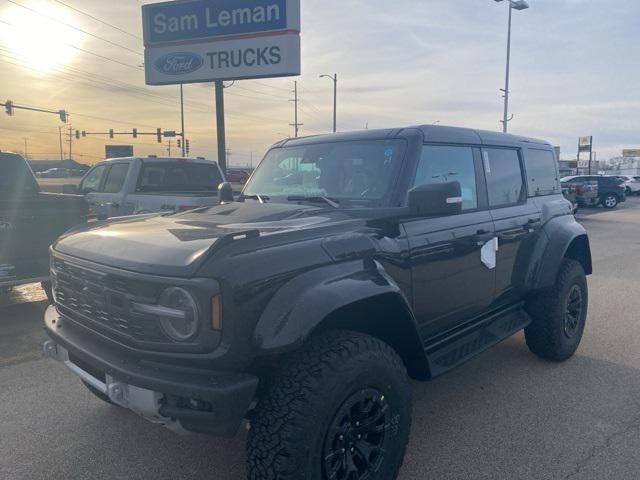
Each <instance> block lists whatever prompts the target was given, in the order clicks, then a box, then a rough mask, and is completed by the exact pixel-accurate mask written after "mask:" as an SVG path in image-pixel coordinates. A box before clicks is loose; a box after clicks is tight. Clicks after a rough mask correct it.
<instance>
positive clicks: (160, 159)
mask: <svg viewBox="0 0 640 480" xmlns="http://www.w3.org/2000/svg"><path fill="white" fill-rule="evenodd" d="M136 159H140V160H153V161H154V162H175V161H176V160H178V161H181V160H183V161H189V162H192V163H216V162H215V161H214V160H208V159H206V158H203V157H196V158H186V157H158V156H156V155H149V156H146V157H140V156H135V157H119V158H107V159H105V160H102V161H101V162H98V163H105V162H122V161H123V160H125V161H126V160H136Z"/></svg>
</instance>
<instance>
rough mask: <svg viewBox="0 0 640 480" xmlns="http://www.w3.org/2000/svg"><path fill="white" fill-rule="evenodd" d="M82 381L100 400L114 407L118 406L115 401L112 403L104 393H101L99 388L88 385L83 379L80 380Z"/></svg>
mask: <svg viewBox="0 0 640 480" xmlns="http://www.w3.org/2000/svg"><path fill="white" fill-rule="evenodd" d="M82 383H83V384H84V386H85V387H87V389H88V390H89V391H90V392H91V393H93V394H94V395H95V396H96V397H98V398H99V399H100V400H102V401H103V402H106V403H108V404H109V405H113V406H114V407H120V405H118V404H117V403H113V402H112V401H111V399H110V398H109V397H108V396H107V395H105V394H104V393H102V392H101V391H100V390H97V389H96V388H95V387H93V386H91V385H89V384H88V383H87V382H85V381H84V380H82Z"/></svg>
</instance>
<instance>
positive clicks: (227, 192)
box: [218, 182, 233, 203]
mask: <svg viewBox="0 0 640 480" xmlns="http://www.w3.org/2000/svg"><path fill="white" fill-rule="evenodd" d="M218 201H219V202H220V203H229V202H233V188H232V187H231V184H230V183H229V182H224V183H221V184H220V185H218Z"/></svg>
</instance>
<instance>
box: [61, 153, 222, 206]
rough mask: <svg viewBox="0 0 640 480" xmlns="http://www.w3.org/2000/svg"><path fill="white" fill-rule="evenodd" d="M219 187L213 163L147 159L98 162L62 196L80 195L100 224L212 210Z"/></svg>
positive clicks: (216, 199)
mask: <svg viewBox="0 0 640 480" xmlns="http://www.w3.org/2000/svg"><path fill="white" fill-rule="evenodd" d="M224 181H225V178H224V175H223V173H222V170H221V169H220V167H219V166H218V164H217V163H216V162H213V161H210V160H205V159H204V158H195V159H191V158H168V157H156V156H151V155H150V156H148V157H130V158H114V159H108V160H105V161H103V162H99V163H97V164H96V165H94V166H93V167H92V168H91V170H89V171H88V172H87V174H86V175H85V176H84V178H83V179H82V181H81V182H80V185H78V186H75V185H65V186H64V188H63V191H64V192H65V193H79V194H82V195H85V196H86V197H87V201H88V202H89V206H90V207H91V211H92V213H93V214H94V215H96V216H97V217H99V218H105V217H121V216H125V215H135V214H140V213H152V212H165V211H181V210H188V209H191V208H198V207H206V206H208V205H214V204H216V203H218V186H219V185H220V184H221V183H223V182H224Z"/></svg>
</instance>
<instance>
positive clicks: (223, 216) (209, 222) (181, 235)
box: [54, 201, 350, 277]
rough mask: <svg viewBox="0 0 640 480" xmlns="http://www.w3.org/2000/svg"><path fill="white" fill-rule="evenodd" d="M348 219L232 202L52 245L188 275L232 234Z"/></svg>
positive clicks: (138, 220)
mask: <svg viewBox="0 0 640 480" xmlns="http://www.w3.org/2000/svg"><path fill="white" fill-rule="evenodd" d="M348 219H350V217H348V216H347V215H346V214H345V212H344V211H340V210H328V209H324V208H323V209H319V208H318V207H313V206H308V205H298V204H278V203H266V204H261V203H258V202H254V201H249V202H236V203H229V204H225V205H217V206H215V207H210V208H207V209H200V210H197V211H193V212H186V213H182V214H178V215H153V216H143V217H132V218H128V219H120V220H111V221H107V222H103V223H100V224H94V225H93V226H88V227H87V228H85V229H82V230H76V231H74V232H73V233H71V234H69V235H65V236H63V237H61V238H60V239H59V240H58V241H57V243H56V244H55V245H54V250H55V251H56V252H60V253H63V254H66V255H70V256H73V257H77V258H81V259H84V260H88V261H91V262H94V263H100V264H103V265H108V266H112V267H117V268H122V269H125V270H130V271H135V272H140V273H151V274H155V275H167V276H178V277H190V276H193V275H195V273H196V271H197V269H198V268H199V267H200V266H201V265H202V263H203V262H204V260H205V259H206V257H207V256H208V254H209V252H211V251H212V250H213V249H214V248H215V247H220V248H221V247H222V246H223V245H224V244H226V242H228V241H232V240H233V239H234V236H237V237H241V236H242V235H243V234H245V235H246V236H247V237H255V236H264V235H277V234H282V233H284V232H289V231H299V230H301V229H312V228H318V227H320V226H327V225H330V224H332V223H338V222H343V221H345V220H348ZM237 237H236V238H237Z"/></svg>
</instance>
